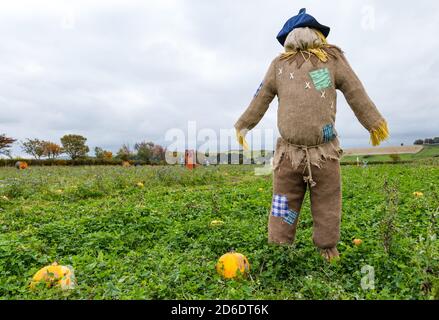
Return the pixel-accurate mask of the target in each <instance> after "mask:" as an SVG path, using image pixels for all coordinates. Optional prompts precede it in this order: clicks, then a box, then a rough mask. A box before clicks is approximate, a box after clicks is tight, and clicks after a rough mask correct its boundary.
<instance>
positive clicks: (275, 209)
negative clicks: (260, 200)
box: [271, 194, 298, 224]
mask: <svg viewBox="0 0 439 320" xmlns="http://www.w3.org/2000/svg"><path fill="white" fill-rule="evenodd" d="M271 214H272V215H273V216H275V217H279V218H283V220H284V221H285V222H286V223H288V224H294V222H296V219H297V216H298V213H297V212H295V211H293V210H290V209H288V199H287V197H286V196H282V195H279V194H275V195H274V197H273V204H272V206H271Z"/></svg>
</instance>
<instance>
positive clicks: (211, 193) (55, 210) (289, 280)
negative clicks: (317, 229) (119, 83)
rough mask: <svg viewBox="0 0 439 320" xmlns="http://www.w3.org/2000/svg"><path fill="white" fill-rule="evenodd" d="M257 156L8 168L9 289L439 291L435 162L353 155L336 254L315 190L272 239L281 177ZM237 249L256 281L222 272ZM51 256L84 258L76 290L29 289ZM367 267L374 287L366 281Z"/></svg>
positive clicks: (0, 260) (71, 294)
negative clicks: (172, 163)
mask: <svg viewBox="0 0 439 320" xmlns="http://www.w3.org/2000/svg"><path fill="white" fill-rule="evenodd" d="M254 168H255V167H254V166H218V167H214V166H210V167H200V168H197V169H196V170H194V171H189V170H186V169H184V168H182V167H130V168H122V167H99V166H97V167H50V168H47V167H31V168H30V169H28V170H23V171H18V170H15V169H13V168H1V169H0V229H1V232H0V298H1V299H435V298H436V299H437V298H438V296H439V281H438V276H439V265H438V256H439V250H438V249H439V246H438V240H437V231H438V229H437V215H438V206H439V195H438V194H439V191H438V178H437V177H438V176H439V167H438V166H437V164H428V163H425V164H416V163H414V164H404V165H379V166H370V167H368V168H361V167H356V166H345V167H343V168H342V170H343V219H342V234H341V241H340V244H339V251H340V253H341V259H340V260H339V261H337V262H335V263H332V264H328V263H326V262H325V261H323V259H322V258H321V257H320V255H319V253H318V252H317V250H316V248H315V247H314V245H313V244H312V240H311V235H312V217H311V213H310V206H309V197H307V198H306V200H305V203H304V206H303V209H302V212H301V214H300V218H299V219H300V222H299V226H298V233H297V240H296V242H295V244H294V245H292V246H275V245H269V244H267V220H268V219H267V218H268V212H269V209H270V204H271V190H272V181H271V176H267V177H263V176H255V175H254ZM138 182H142V183H143V184H144V188H139V187H138V186H137V183H138ZM388 186H390V187H391V189H389V188H390V187H388ZM389 190H391V192H390V194H389ZM415 191H417V192H422V193H423V196H421V197H416V196H414V195H413V192H415ZM212 220H222V221H224V224H223V225H221V226H216V227H211V225H210V222H211V221H212ZM386 237H387V238H386ZM354 238H360V239H362V240H363V243H362V244H361V245H360V246H355V245H354V244H353V243H352V240H353V239H354ZM385 239H387V240H389V239H391V246H389V247H388V248H387V247H386V244H385V242H384V241H385ZM389 243H390V242H389ZM232 248H233V249H234V250H236V251H237V252H240V253H242V254H244V255H245V256H246V257H247V258H248V259H249V262H250V264H251V271H250V276H249V277H248V278H247V279H240V280H236V281H235V280H231V281H230V280H229V281H226V280H223V279H222V278H221V277H220V276H219V275H217V273H216V271H215V264H216V262H217V259H218V258H219V257H220V256H221V255H223V254H224V253H226V252H228V251H229V250H230V249H232ZM54 261H57V262H58V263H60V264H63V265H72V266H73V268H74V269H75V275H76V278H77V281H78V286H77V288H76V289H74V290H70V291H68V292H62V291H60V290H58V289H57V288H50V289H47V288H45V287H44V286H39V289H36V290H33V291H32V290H30V289H29V283H30V280H31V278H32V276H33V274H34V273H35V272H36V271H38V270H39V269H40V268H42V267H44V266H46V265H48V264H50V263H52V262H54ZM364 266H371V267H373V269H374V274H375V279H374V280H375V283H374V285H375V287H374V288H373V289H363V288H362V286H361V284H362V279H363V278H364V277H365V276H366V274H364V272H362V268H363V267H364Z"/></svg>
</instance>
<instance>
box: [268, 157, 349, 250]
mask: <svg viewBox="0 0 439 320" xmlns="http://www.w3.org/2000/svg"><path fill="white" fill-rule="evenodd" d="M305 168H306V163H302V164H301V165H300V166H299V167H298V168H297V169H293V167H292V165H291V161H290V160H289V158H288V156H287V155H285V156H284V157H283V158H282V160H281V162H280V164H279V167H278V168H277V169H276V170H275V171H274V182H273V204H272V209H271V211H270V217H269V222H268V239H269V242H270V243H277V244H291V243H293V242H294V239H295V236H296V228H297V223H298V220H299V213H300V209H301V207H302V202H303V198H304V196H305V194H306V190H307V186H308V184H307V183H306V182H305V181H304V176H307V175H309V173H308V169H305ZM311 171H312V177H313V180H314V181H315V182H316V185H315V186H314V187H311V188H309V190H310V200H311V212H312V217H313V241H314V244H315V245H316V246H317V247H318V248H320V249H329V248H334V247H336V246H337V243H338V241H339V239H340V220H341V178H340V162H339V161H338V160H326V161H325V162H324V164H323V166H322V167H321V168H318V167H316V166H312V169H311ZM280 198H282V199H284V200H283V202H285V203H286V201H287V202H288V204H287V205H288V209H289V210H288V211H289V215H288V216H289V218H287V219H285V218H284V217H282V216H278V214H279V210H277V208H278V207H279V203H278V202H277V201H278V200H279V199H280ZM282 212H284V211H282Z"/></svg>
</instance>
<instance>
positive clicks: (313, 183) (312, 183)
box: [302, 146, 317, 188]
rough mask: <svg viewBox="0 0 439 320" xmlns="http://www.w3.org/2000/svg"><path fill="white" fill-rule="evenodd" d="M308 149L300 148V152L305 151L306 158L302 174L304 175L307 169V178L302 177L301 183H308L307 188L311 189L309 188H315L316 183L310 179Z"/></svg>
mask: <svg viewBox="0 0 439 320" xmlns="http://www.w3.org/2000/svg"><path fill="white" fill-rule="evenodd" d="M308 148H309V147H306V146H302V150H304V151H305V158H306V167H305V168H303V172H302V174H305V170H306V168H308V174H309V175H308V176H306V177H305V176H304V177H303V181H305V183H308V184H309V186H310V187H311V188H313V187H315V186H316V184H317V183H316V182H315V181H314V180H313V179H312V170H311V160H310V158H309V150H308Z"/></svg>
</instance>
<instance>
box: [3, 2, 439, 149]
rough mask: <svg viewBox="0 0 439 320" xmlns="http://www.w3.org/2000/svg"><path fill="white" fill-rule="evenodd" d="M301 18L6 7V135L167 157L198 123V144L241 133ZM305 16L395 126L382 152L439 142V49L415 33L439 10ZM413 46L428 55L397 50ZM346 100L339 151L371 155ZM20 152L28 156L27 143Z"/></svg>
mask: <svg viewBox="0 0 439 320" xmlns="http://www.w3.org/2000/svg"><path fill="white" fill-rule="evenodd" d="M304 6H305V4H304V3H302V4H297V5H292V4H291V2H290V1H286V0H276V1H274V2H270V4H267V3H266V2H264V1H250V0H243V1H240V2H239V3H237V2H236V1H231V0H225V1H222V2H220V3H218V4H215V6H212V5H211V4H209V3H204V2H200V1H196V0H188V1H185V2H182V1H175V0H164V1H148V2H147V3H145V2H141V1H135V0H130V1H115V0H111V1H106V2H105V3H103V2H101V1H96V0H92V1H77V2H75V3H69V2H68V1H57V2H53V1H48V0H45V1H39V2H38V3H35V2H34V1H28V0H26V1H20V2H19V3H10V2H4V3H2V4H0V9H1V10H0V17H1V19H0V33H1V35H2V44H3V48H4V50H2V51H1V52H0V56H1V58H2V62H3V64H2V66H0V70H1V72H0V110H1V114H2V115H1V116H0V134H1V133H5V134H6V135H7V136H10V137H13V138H16V139H18V140H19V141H23V140H25V139H26V138H39V139H42V140H49V141H53V142H56V143H59V138H60V137H61V136H63V135H65V134H80V135H83V136H85V137H87V138H88V141H87V144H88V145H89V146H90V149H91V150H93V149H94V148H95V147H97V146H98V147H102V148H103V149H105V150H110V151H112V152H113V153H116V152H117V151H118V149H119V148H120V146H122V145H123V144H130V145H134V143H136V142H140V141H153V142H155V143H157V144H160V145H162V146H164V147H168V146H169V144H170V143H171V142H169V141H166V135H167V132H169V131H171V130H174V129H177V130H182V131H184V132H186V131H187V129H188V126H189V125H188V123H189V122H191V121H194V122H196V125H197V128H199V129H200V130H197V132H199V131H201V130H210V131H212V132H215V133H216V134H217V135H218V133H219V132H220V130H221V129H222V128H224V129H233V125H234V123H235V122H236V120H237V119H238V117H239V115H240V114H241V113H242V112H243V111H244V110H245V109H246V108H247V106H248V105H249V103H250V101H251V99H252V97H253V94H254V92H255V90H256V89H257V87H258V85H259V83H260V81H261V79H262V78H263V76H264V74H265V72H266V69H267V67H268V65H269V63H270V61H271V60H272V59H273V58H274V57H275V56H276V55H278V54H279V53H280V52H281V51H282V47H281V46H280V45H279V43H277V40H276V38H275V36H276V34H277V32H278V31H279V30H280V28H281V27H282V25H283V24H284V23H285V21H286V20H287V19H288V18H290V17H291V16H293V15H295V14H297V12H298V11H299V9H300V8H302V7H304ZM395 6H397V7H398V10H395ZM306 8H307V10H308V12H309V13H311V14H312V15H314V16H315V17H316V18H317V19H318V20H319V21H321V22H322V23H324V24H327V25H329V26H330V27H331V33H330V35H329V37H328V41H329V43H332V44H336V45H338V46H340V47H341V48H342V49H343V50H344V51H345V52H346V55H347V58H348V60H349V62H350V64H351V65H352V67H353V69H354V70H355V72H356V73H357V74H358V75H359V77H360V79H361V80H362V82H363V84H364V86H365V88H366V90H367V92H368V93H369V95H370V96H371V98H372V100H373V101H374V102H375V104H376V105H377V107H378V109H379V110H380V112H382V114H383V116H384V117H385V118H386V119H387V120H388V124H389V129H390V139H389V140H388V141H387V142H385V143H383V144H382V146H398V145H401V143H403V144H404V145H412V144H413V142H414V141H415V140H416V139H425V138H427V137H434V136H437V135H438V133H437V128H438V126H437V119H438V118H439V109H438V108H436V105H437V104H438V99H437V97H436V96H435V95H434V92H435V91H436V83H437V81H436V77H437V76H436V75H437V74H439V57H437V56H436V55H434V54H433V55H432V54H431V53H432V52H437V51H438V49H439V39H438V38H437V37H436V38H431V37H430V33H428V32H419V31H418V29H417V28H413V27H412V25H416V24H422V25H424V24H425V21H427V22H428V23H427V24H428V25H427V27H428V30H439V21H438V20H437V19H436V17H437V16H438V15H439V3H437V2H429V1H423V0H421V1H419V2H418V3H417V10H420V11H422V12H423V14H422V15H416V16H413V8H412V5H411V4H410V3H401V2H397V1H396V0H393V1H386V2H374V1H372V2H363V3H360V2H355V3H353V2H352V1H348V0H337V1H334V2H331V3H328V2H327V1H323V0H318V1H312V2H307V3H306ZM217 17H223V19H218V18H217ZM408 20H410V21H412V22H411V24H410V25H408V24H407V23H406V21H408ZM115 22H116V23H115ZM207 26H208V27H207ZM11 27H13V29H12V30H13V31H12V32H11ZM394 30H398V32H395V31H394ZM407 39H417V43H422V44H423V45H422V46H420V47H419V48H417V49H416V50H407V51H402V50H395V48H400V47H405V46H406V42H407ZM249 53H251V54H249ZM338 98H339V99H338V104H337V108H338V112H337V122H336V129H337V131H338V133H339V137H340V142H341V146H342V148H354V147H359V148H361V147H367V146H370V145H369V133H368V132H367V131H366V130H365V129H364V128H363V127H362V126H361V124H360V123H359V122H358V121H357V119H356V118H355V116H354V113H353V112H352V110H351V109H350V107H349V106H348V105H347V104H346V101H345V99H344V97H343V95H342V94H341V93H339V94H338ZM276 109H277V102H276V101H275V102H273V103H272V104H271V106H270V108H269V110H268V111H267V113H266V114H265V117H264V118H263V119H262V121H261V122H260V124H259V125H258V126H257V128H256V129H258V130H273V132H274V134H273V139H271V142H270V141H269V142H268V143H269V145H267V148H270V149H274V145H275V138H277V137H278V136H279V132H278V130H277V124H276V117H277V110H276ZM196 140H197V138H196ZM256 140H257V138H256ZM268 140H270V139H268ZM202 142H203V140H201V141H198V143H202ZM260 142H261V141H257V143H260ZM231 143H232V144H231V148H232V149H237V148H238V145H237V143H236V141H234V139H232V141H231ZM186 144H187V145H188V146H190V145H194V144H195V145H196V144H197V142H196V141H191V140H188V141H186ZM227 148H228V146H227V145H223V144H221V145H220V146H219V149H220V151H224V150H227ZM12 152H13V154H14V155H22V154H23V153H22V151H21V148H20V147H19V144H18V143H16V144H15V145H14V147H13V149H12ZM91 153H92V152H91Z"/></svg>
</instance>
